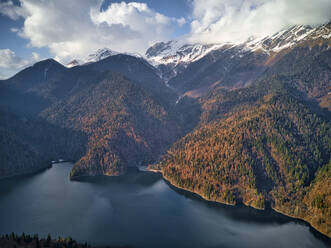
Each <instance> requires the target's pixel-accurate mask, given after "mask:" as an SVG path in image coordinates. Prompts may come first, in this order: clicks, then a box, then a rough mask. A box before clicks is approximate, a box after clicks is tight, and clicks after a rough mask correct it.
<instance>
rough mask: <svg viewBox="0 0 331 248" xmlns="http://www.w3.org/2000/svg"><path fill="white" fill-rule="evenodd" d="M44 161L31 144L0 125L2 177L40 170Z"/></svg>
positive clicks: (0, 170) (0, 175)
mask: <svg viewBox="0 0 331 248" xmlns="http://www.w3.org/2000/svg"><path fill="white" fill-rule="evenodd" d="M42 162H43V161H42V160H41V159H40V157H39V156H38V154H37V152H36V151H35V150H33V148H31V146H29V145H28V144H26V143H24V142H23V141H22V140H20V138H19V137H17V136H16V135H15V134H14V133H11V132H9V131H8V130H6V129H4V128H2V127H0V179H2V178H5V177H10V176H15V175H16V174H23V173H30V172H34V171H38V170H40V169H42V168H44V166H43V165H42Z"/></svg>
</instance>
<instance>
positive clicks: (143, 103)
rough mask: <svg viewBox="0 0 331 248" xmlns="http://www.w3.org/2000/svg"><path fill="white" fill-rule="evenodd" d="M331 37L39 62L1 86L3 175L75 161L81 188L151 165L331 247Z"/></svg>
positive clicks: (306, 35) (313, 32)
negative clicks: (307, 226) (320, 237)
mask: <svg viewBox="0 0 331 248" xmlns="http://www.w3.org/2000/svg"><path fill="white" fill-rule="evenodd" d="M330 29H331V24H330V23H328V24H324V25H320V26H318V27H315V28H312V27H309V26H293V27H291V28H289V29H287V30H283V31H281V32H278V33H276V34H274V35H272V36H268V37H264V38H251V39H249V40H247V41H246V42H244V43H240V44H231V43H225V44H183V43H181V41H169V42H161V43H157V44H155V45H154V46H152V47H151V48H149V49H148V50H147V52H146V56H145V58H144V57H141V56H137V55H132V54H131V55H130V54H123V53H117V52H114V51H112V50H109V49H100V50H98V51H97V52H96V53H95V54H92V55H91V56H88V57H87V59H86V60H83V61H80V60H78V59H77V60H75V61H73V62H71V63H70V64H69V65H67V66H64V65H61V64H60V63H58V62H56V61H55V60H53V59H48V60H43V61H40V62H38V63H36V64H34V65H33V66H31V67H28V68H26V69H24V70H22V71H21V72H19V73H17V74H16V75H14V76H13V77H12V78H10V79H7V80H2V81H0V112H1V116H2V118H1V121H0V136H1V137H2V138H1V139H0V142H1V143H0V147H1V149H0V153H1V154H0V159H1V161H0V175H1V177H7V176H12V175H17V174H22V173H28V172H33V171H36V170H39V169H41V168H43V167H47V166H49V164H50V161H52V160H56V159H59V158H63V159H68V160H74V161H76V163H75V166H74V168H73V170H72V173H71V177H72V178H73V179H74V178H76V177H80V176H95V175H108V176H114V175H122V174H125V173H128V172H130V171H131V170H135V169H136V168H137V167H139V166H147V165H149V168H150V169H153V170H159V171H161V172H162V174H163V176H164V177H165V178H166V179H167V180H169V181H170V182H171V183H172V184H174V185H176V186H178V187H181V188H184V189H187V190H190V191H193V192H196V193H198V194H200V195H201V196H203V197H204V198H206V199H209V200H214V201H219V202H223V203H228V204H236V203H240V202H243V203H245V204H247V205H250V206H253V207H257V208H264V207H265V206H266V205H267V204H271V206H272V207H273V208H274V209H277V210H279V211H281V212H283V213H285V214H288V215H291V216H294V217H298V218H303V219H305V220H307V221H308V222H310V223H311V224H312V225H313V226H314V227H315V228H316V229H318V230H319V231H321V232H323V233H324V234H326V235H328V236H329V237H331V192H330V189H331V188H330V185H329V184H330V181H331V176H330V171H331V164H330V154H331V142H330V141H331V122H330V118H331V115H330V111H331V81H330V78H331V51H330V44H331V30H330ZM9 151H15V153H12V152H9ZM9 154H10V155H9Z"/></svg>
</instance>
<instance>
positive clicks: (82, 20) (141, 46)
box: [7, 0, 185, 63]
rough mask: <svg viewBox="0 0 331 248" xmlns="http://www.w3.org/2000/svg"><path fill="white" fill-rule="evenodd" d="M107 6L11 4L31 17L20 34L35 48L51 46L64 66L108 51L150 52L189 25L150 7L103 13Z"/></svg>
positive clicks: (120, 6) (53, 1)
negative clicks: (151, 48)
mask: <svg viewBox="0 0 331 248" xmlns="http://www.w3.org/2000/svg"><path fill="white" fill-rule="evenodd" d="M101 4H102V1H101V0H90V1H81V0H70V1H68V0H47V1H43V0H21V7H17V6H14V5H11V4H7V5H8V6H11V7H13V9H15V11H16V12H17V8H19V11H20V12H22V13H25V14H24V18H25V20H24V26H23V28H22V29H21V30H19V31H18V32H17V33H18V34H19V35H20V36H21V37H24V38H26V39H28V40H29V46H32V47H48V48H49V49H50V52H51V53H52V54H53V55H54V57H55V58H57V59H58V60H59V61H60V62H62V63H66V62H68V61H69V60H70V59H73V58H83V57H85V56H87V55H88V54H89V53H91V52H94V51H95V50H97V49H99V48H102V47H109V48H111V49H113V50H117V51H119V52H124V51H125V52H138V53H144V52H145V50H146V49H147V48H148V47H149V46H150V45H151V44H153V43H155V42H157V41H160V40H167V39H169V38H171V35H172V33H173V31H174V30H175V28H176V27H179V26H181V25H183V24H184V23H185V19H183V18H180V19H176V18H171V17H167V16H165V15H162V14H160V13H158V12H156V11H154V10H152V9H151V8H149V7H148V5H147V4H145V3H136V2H131V3H125V2H121V3H111V4H110V5H109V6H108V8H107V9H105V10H102V11H101V10H100V6H101ZM7 13H9V11H7ZM7 15H8V16H10V17H12V18H13V19H14V18H16V16H15V15H10V14H7ZM13 31H14V32H15V31H16V30H13Z"/></svg>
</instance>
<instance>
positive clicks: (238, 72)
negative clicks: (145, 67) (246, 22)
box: [146, 23, 331, 102]
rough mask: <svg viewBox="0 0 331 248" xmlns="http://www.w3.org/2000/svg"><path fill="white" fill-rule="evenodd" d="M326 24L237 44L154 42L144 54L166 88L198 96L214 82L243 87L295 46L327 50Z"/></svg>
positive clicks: (303, 27)
mask: <svg viewBox="0 0 331 248" xmlns="http://www.w3.org/2000/svg"><path fill="white" fill-rule="evenodd" d="M330 25H331V24H330V23H328V24H324V25H321V26H318V27H315V28H312V27H310V26H302V25H297V26H293V27H290V28H289V29H286V30H283V31H280V32H278V33H276V34H274V35H271V36H268V37H262V38H250V39H248V40H247V41H246V42H244V43H241V44H230V43H226V44H211V45H202V44H193V45H189V44H186V45H184V44H182V43H181V42H177V41H171V42H167V43H158V44H156V45H154V46H153V47H151V48H150V49H148V50H147V52H146V56H147V58H148V59H149V61H150V62H151V63H152V64H155V65H157V67H158V69H159V73H160V74H161V76H162V77H163V78H165V79H166V81H169V82H168V84H169V86H170V87H172V88H173V89H176V90H178V91H179V92H180V93H181V94H186V95H188V96H193V97H199V96H201V95H203V94H205V93H207V92H209V91H211V90H212V89H213V88H215V86H216V85H219V86H223V87H227V88H238V87H246V86H247V85H249V84H250V83H252V82H253V81H254V80H256V79H257V78H258V77H259V76H260V75H261V74H262V73H264V72H266V71H267V70H269V68H270V67H272V66H273V65H274V63H276V62H277V61H279V60H280V59H281V58H282V57H283V56H284V55H286V54H288V53H290V52H291V51H292V50H293V49H296V48H298V47H306V48H308V49H310V48H311V47H314V46H315V47H316V45H319V46H320V47H324V49H325V50H328V47H329V46H330V38H331V36H330V32H331V27H330ZM179 44H180V45H179ZM284 67H285V66H284ZM327 101H328V99H324V102H327Z"/></svg>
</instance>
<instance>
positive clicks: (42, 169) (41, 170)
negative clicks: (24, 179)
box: [0, 164, 53, 180]
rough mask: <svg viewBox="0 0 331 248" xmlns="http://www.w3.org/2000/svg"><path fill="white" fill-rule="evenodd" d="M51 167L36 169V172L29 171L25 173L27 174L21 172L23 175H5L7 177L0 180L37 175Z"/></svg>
mask: <svg viewBox="0 0 331 248" xmlns="http://www.w3.org/2000/svg"><path fill="white" fill-rule="evenodd" d="M52 167H53V165H52V164H50V165H48V166H46V167H42V168H38V169H36V170H31V171H27V172H23V173H14V174H10V175H7V176H0V180H5V179H10V178H14V177H20V176H27V175H33V174H37V173H40V172H43V171H45V170H48V169H50V168H52Z"/></svg>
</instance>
